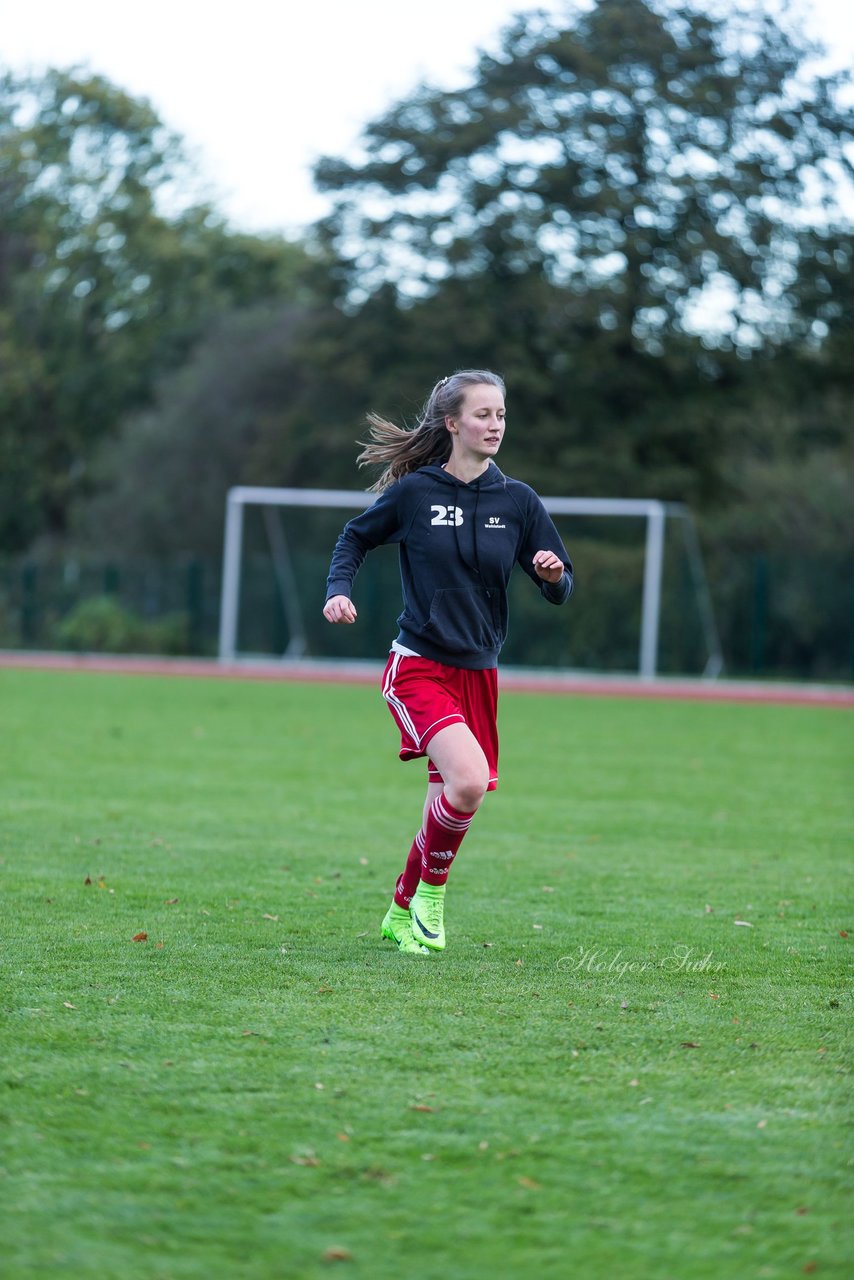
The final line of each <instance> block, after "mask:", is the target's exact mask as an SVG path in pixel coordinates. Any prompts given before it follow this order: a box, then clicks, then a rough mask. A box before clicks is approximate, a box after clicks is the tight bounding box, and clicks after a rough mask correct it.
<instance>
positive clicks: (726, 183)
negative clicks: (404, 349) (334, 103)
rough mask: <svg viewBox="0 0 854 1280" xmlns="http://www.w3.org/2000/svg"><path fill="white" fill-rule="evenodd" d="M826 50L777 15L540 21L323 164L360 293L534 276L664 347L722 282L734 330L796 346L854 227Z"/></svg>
mask: <svg viewBox="0 0 854 1280" xmlns="http://www.w3.org/2000/svg"><path fill="white" fill-rule="evenodd" d="M570 12H571V11H570ZM814 52H815V50H813V49H812V47H811V46H810V45H808V44H807V43H806V41H804V40H802V39H801V38H799V37H796V36H795V35H793V34H790V33H787V32H786V31H784V30H783V29H782V28H781V27H780V26H779V25H778V24H777V23H776V22H775V20H774V19H773V18H772V17H770V16H769V15H768V14H766V13H762V12H761V11H753V12H751V13H750V14H749V15H748V16H747V17H742V18H739V17H737V16H733V17H730V18H728V19H727V20H724V19H720V18H715V17H712V16H710V15H708V14H706V13H703V12H701V11H699V10H695V9H689V8H687V7H683V8H680V9H678V10H675V11H670V10H668V11H666V12H665V13H662V12H659V10H658V9H657V8H656V6H655V5H654V4H653V3H652V2H651V0H599V2H598V3H597V4H596V5H595V6H594V7H593V8H592V9H590V10H589V11H576V12H575V13H574V14H573V13H572V12H571V17H570V19H569V21H568V24H567V25H566V26H565V27H563V28H561V29H558V28H557V27H555V26H554V25H552V21H551V20H550V19H549V18H547V17H546V16H545V15H542V14H541V15H540V16H539V17H538V18H537V17H534V18H533V19H532V18H531V16H530V15H526V16H525V17H519V18H518V19H517V20H516V21H515V23H514V24H513V25H511V26H510V27H509V28H508V29H507V30H506V32H505V33H504V36H503V41H502V46H501V50H500V52H499V53H498V54H497V55H495V56H491V55H483V56H482V57H481V58H480V61H479V64H478V69H477V74H476V76H475V78H474V80H473V81H472V83H471V84H469V85H467V86H465V87H464V88H462V89H460V90H458V91H454V92H447V91H442V90H434V89H429V88H421V89H420V90H419V91H418V92H417V93H415V94H414V95H413V96H412V97H410V98H409V99H407V100H405V101H404V102H402V103H400V104H398V105H397V106H395V107H394V108H393V109H392V110H391V111H389V112H388V114H387V115H385V116H384V117H383V118H381V119H380V120H378V121H376V122H374V123H372V124H371V125H369V126H368V128H367V129H366V131H365V135H364V159H363V161H362V162H361V163H355V164H354V163H350V162H347V161H343V160H336V159H330V158H326V159H323V160H321V161H320V162H319V164H318V166H317V170H316V175H317V181H318V185H319V186H320V187H321V188H322V189H324V190H327V191H331V192H337V193H339V200H338V203H337V205H336V208H335V210H334V212H333V214H332V215H331V216H330V218H329V219H328V220H327V222H326V224H325V227H324V234H325V236H326V238H327V240H328V241H329V242H330V243H331V244H333V245H334V246H335V247H336V249H337V250H338V253H339V254H340V255H341V257H342V259H343V264H344V270H343V272H342V285H343V288H344V291H345V292H346V293H347V294H348V295H349V297H350V299H351V301H352V300H355V301H357V302H358V301H359V300H362V299H363V298H364V297H366V296H368V295H369V294H370V293H371V292H372V291H373V290H374V289H375V288H376V287H377V285H378V283H379V282H380V281H383V280H387V279H391V280H393V281H394V282H395V284H396V285H397V287H398V288H399V290H400V292H401V294H402V295H403V296H409V297H420V296H425V295H429V294H434V293H436V292H437V291H438V290H439V289H440V288H441V285H442V282H444V281H447V280H448V279H458V280H467V281H472V282H474V281H477V282H478V283H479V282H480V281H481V280H482V279H483V278H484V277H486V276H491V277H493V278H497V279H502V278H505V279H512V278H514V277H519V276H527V275H529V274H530V273H531V272H534V273H538V274H539V273H541V274H542V275H543V277H544V278H545V280H546V281H547V282H548V283H550V284H551V285H553V286H555V287H557V288H559V289H561V290H563V291H565V292H567V293H568V294H569V295H584V296H585V297H586V298H587V299H588V300H589V304H590V305H589V308H588V312H589V318H590V320H591V321H593V322H594V323H596V324H597V325H599V326H600V327H601V328H602V329H604V330H606V331H609V332H614V333H619V334H620V335H621V337H622V339H623V341H624V342H625V343H626V344H628V343H631V344H632V345H634V346H636V347H637V346H639V347H642V348H644V349H646V350H650V351H652V352H653V353H656V354H658V353H660V352H661V350H662V347H661V343H662V341H663V339H664V338H665V337H667V336H669V335H671V334H673V333H683V332H689V333H692V332H695V331H696V330H697V327H698V321H697V316H696V312H697V309H698V308H699V306H700V305H701V303H702V301H703V300H704V298H705V299H707V300H708V296H709V295H710V294H716V295H718V296H719V297H721V298H722V299H723V302H724V303H725V304H726V309H727V310H728V311H729V312H730V313H731V314H730V316H729V318H728V319H725V320H724V321H723V322H722V326H721V330H720V337H719V339H718V341H717V343H716V344H715V345H722V346H726V345H736V346H739V347H743V348H746V349H752V348H755V347H757V346H759V345H761V343H762V342H763V341H765V340H770V341H774V340H776V339H777V338H778V337H779V336H780V335H781V334H787V333H788V332H789V330H790V327H791V326H793V325H794V326H797V324H798V323H799V320H801V317H800V316H799V299H798V296H797V291H796V289H795V288H794V285H795V284H796V281H797V278H798V270H799V267H800V265H801V264H802V262H803V260H804V255H805V251H807V250H806V247H807V246H811V245H813V244H814V242H815V240H816V239H817V238H818V239H823V240H825V241H826V242H827V243H828V244H831V245H832V244H833V243H834V237H837V235H838V232H839V230H840V228H841V227H843V226H844V225H847V226H848V227H849V229H850V221H847V222H846V220H845V219H844V218H843V215H842V211H841V206H840V203H839V196H840V186H843V185H844V186H847V191H848V194H849V195H851V194H852V186H851V181H850V180H851V176H852V165H851V162H850V160H849V158H848V156H847V155H846V151H845V144H846V143H847V142H850V141H851V137H852V127H854V113H852V111H851V110H850V109H847V108H845V107H843V106H842V105H841V103H840V100H839V94H838V90H839V89H840V88H841V87H842V85H843V84H844V83H846V82H848V83H850V78H848V77H844V76H841V75H840V76H836V77H830V78H821V77H817V76H811V75H809V74H808V66H807V65H806V64H807V63H808V60H809V57H810V56H811V54H812V53H814ZM842 252H843V254H844V256H845V257H846V261H847V262H848V263H849V264H850V256H851V246H850V244H848V245H847V246H843V248H842ZM822 266H825V267H826V268H828V269H827V270H825V271H824V275H823V274H822ZM810 268H811V275H812V277H813V287H814V288H821V287H822V286H821V285H820V284H819V281H820V280H821V279H823V278H825V279H826V278H827V277H828V276H829V274H830V271H832V270H833V269H834V267H833V263H826V264H824V263H822V261H821V259H820V255H816V254H815V253H814V252H813V253H811V254H810ZM810 319H812V317H810ZM710 341H712V342H713V341H714V339H712V338H711V335H710Z"/></svg>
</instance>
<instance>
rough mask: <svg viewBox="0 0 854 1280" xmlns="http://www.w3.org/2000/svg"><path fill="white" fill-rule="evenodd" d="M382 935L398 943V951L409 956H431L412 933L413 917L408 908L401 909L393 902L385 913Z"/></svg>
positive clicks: (381, 929) (381, 927)
mask: <svg viewBox="0 0 854 1280" xmlns="http://www.w3.org/2000/svg"><path fill="white" fill-rule="evenodd" d="M380 933H381V934H382V936H383V937H384V938H388V939H389V940H390V941H391V942H396V943H397V948H398V950H399V951H403V952H404V954H406V955H408V956H426V955H429V952H428V950H427V948H426V947H422V945H421V943H420V942H416V940H415V937H414V935H413V932H412V917H411V916H410V914H409V912H408V911H407V910H406V907H399V906H398V905H397V903H396V902H392V904H391V906H390V907H389V909H388V911H387V912H386V913H385V919H384V920H383V922H382V925H381V926H380Z"/></svg>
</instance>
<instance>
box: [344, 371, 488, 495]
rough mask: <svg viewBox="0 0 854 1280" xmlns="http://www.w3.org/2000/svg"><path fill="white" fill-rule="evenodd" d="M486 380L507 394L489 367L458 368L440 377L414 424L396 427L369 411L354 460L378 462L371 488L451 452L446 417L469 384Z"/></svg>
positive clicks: (450, 415)
mask: <svg viewBox="0 0 854 1280" xmlns="http://www.w3.org/2000/svg"><path fill="white" fill-rule="evenodd" d="M484 383H486V384H487V385H489V386H492V387H498V389H499V390H500V392H501V394H502V395H505V394H506V389H505V386H504V379H503V378H501V377H500V376H499V375H498V374H497V373H491V372H490V371H489V370H488V369H458V370H457V372H456V373H452V374H451V375H450V376H449V377H447V378H441V379H440V380H439V382H437V383H436V385H435V387H434V388H433V390H432V391H431V392H430V394H429V396H428V397H427V399H426V400H425V402H424V406H423V408H422V409H421V412H420V414H419V415H418V421H417V422H416V424H415V426H414V427H397V426H395V424H394V423H393V422H389V421H388V419H387V418H383V417H380V415H379V414H377V413H369V414H368V422H369V423H370V432H369V435H370V439H369V440H368V441H363V440H359V441H358V443H359V444H360V445H362V452H361V453H360V454H359V456H358V458H357V459H356V461H357V462H358V464H359V466H360V467H370V466H381V467H383V468H384V470H383V471H382V474H381V475H380V477H379V479H378V480H377V481H375V483H374V484H372V485H371V492H373V493H382V491H383V489H387V488H388V486H389V485H390V484H394V482H395V481H396V480H400V479H402V478H403V476H408V475H409V474H410V472H412V471H417V470H418V468H419V467H426V466H428V465H429V464H431V463H432V464H434V465H439V466H441V464H442V463H443V462H447V461H448V458H449V457H450V456H451V436H450V432H449V431H448V429H447V427H446V426H445V418H453V417H455V416H456V415H457V414H458V413H460V411H461V410H462V407H463V399H464V397H465V394H466V391H467V390H468V389H469V387H477V386H482V385H483V384H484Z"/></svg>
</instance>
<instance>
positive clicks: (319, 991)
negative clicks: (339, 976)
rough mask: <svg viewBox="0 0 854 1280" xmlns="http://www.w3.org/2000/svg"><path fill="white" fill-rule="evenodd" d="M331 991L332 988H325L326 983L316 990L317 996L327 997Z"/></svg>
mask: <svg viewBox="0 0 854 1280" xmlns="http://www.w3.org/2000/svg"><path fill="white" fill-rule="evenodd" d="M331 991H332V987H327V985H326V983H324V984H323V986H322V987H318V988H317V994H318V995H320V996H328V995H329V994H330V993H331Z"/></svg>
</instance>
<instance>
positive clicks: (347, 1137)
mask: <svg viewBox="0 0 854 1280" xmlns="http://www.w3.org/2000/svg"><path fill="white" fill-rule="evenodd" d="M335 1137H336V1138H337V1139H338V1141H339V1142H349V1141H350V1135H349V1133H336V1135H335Z"/></svg>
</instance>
